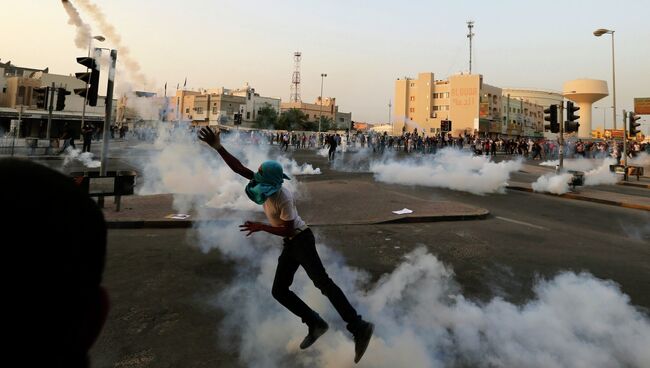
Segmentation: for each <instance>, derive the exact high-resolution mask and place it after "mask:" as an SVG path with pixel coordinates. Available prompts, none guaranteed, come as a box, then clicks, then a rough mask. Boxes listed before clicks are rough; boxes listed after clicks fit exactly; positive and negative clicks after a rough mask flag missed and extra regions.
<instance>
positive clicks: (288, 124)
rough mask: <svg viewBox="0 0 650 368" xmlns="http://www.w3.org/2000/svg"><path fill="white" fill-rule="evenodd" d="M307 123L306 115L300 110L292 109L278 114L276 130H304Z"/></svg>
mask: <svg viewBox="0 0 650 368" xmlns="http://www.w3.org/2000/svg"><path fill="white" fill-rule="evenodd" d="M308 124H309V122H308V121H307V115H305V113H304V112H302V110H299V109H296V108H293V109H289V110H286V111H283V112H282V114H280V118H279V119H278V124H277V125H276V129H281V130H293V129H304V128H305V127H307V126H308Z"/></svg>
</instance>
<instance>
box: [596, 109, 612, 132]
mask: <svg viewBox="0 0 650 368" xmlns="http://www.w3.org/2000/svg"><path fill="white" fill-rule="evenodd" d="M594 109H602V110H603V132H604V131H605V129H607V124H606V123H607V117H606V116H605V114H606V113H607V109H611V106H594Z"/></svg>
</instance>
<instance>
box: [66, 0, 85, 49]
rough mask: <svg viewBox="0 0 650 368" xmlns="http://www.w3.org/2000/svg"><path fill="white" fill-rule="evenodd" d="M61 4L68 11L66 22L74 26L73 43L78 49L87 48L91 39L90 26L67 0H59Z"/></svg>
mask: <svg viewBox="0 0 650 368" xmlns="http://www.w3.org/2000/svg"><path fill="white" fill-rule="evenodd" d="M61 4H62V5H63V8H64V9H65V11H66V13H68V18H69V19H68V24H70V25H73V26H75V28H76V31H77V34H76V36H75V39H74V44H75V46H77V47H78V48H80V49H84V50H85V49H87V48H88V43H89V42H90V39H91V37H92V36H91V32H90V26H89V25H88V24H86V23H84V21H83V20H82V19H81V16H80V15H79V12H78V11H77V9H76V8H75V7H74V5H72V3H70V1H68V0H61Z"/></svg>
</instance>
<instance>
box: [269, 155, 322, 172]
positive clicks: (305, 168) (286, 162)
mask: <svg viewBox="0 0 650 368" xmlns="http://www.w3.org/2000/svg"><path fill="white" fill-rule="evenodd" d="M276 161H278V162H279V163H280V165H282V167H283V168H284V172H285V173H288V174H291V175H320V174H321V171H320V169H319V168H314V166H313V165H312V164H309V163H306V162H305V163H304V164H302V165H299V164H298V163H297V162H296V160H294V159H292V158H291V159H290V158H288V157H286V156H278V157H276Z"/></svg>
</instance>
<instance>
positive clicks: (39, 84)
mask: <svg viewBox="0 0 650 368" xmlns="http://www.w3.org/2000/svg"><path fill="white" fill-rule="evenodd" d="M52 85H54V87H55V93H54V99H52V95H51V94H50V93H44V91H41V88H43V87H51V86H52ZM0 87H1V90H0V91H1V92H0V136H1V135H4V133H6V132H10V131H12V132H15V131H16V130H18V137H36V138H46V136H47V130H48V123H47V122H48V115H49V114H48V106H49V105H50V103H51V104H52V105H54V106H56V104H57V102H58V101H59V99H61V98H63V99H64V107H63V109H62V110H61V111H56V109H53V111H52V123H51V125H50V137H58V136H60V134H61V132H62V129H63V125H64V124H65V123H66V122H69V123H71V124H72V125H73V128H74V130H75V131H76V132H77V134H79V133H80V131H81V116H82V111H83V106H84V99H83V97H81V96H78V95H75V94H74V89H75V88H84V87H85V83H84V82H83V81H81V80H79V79H77V78H76V77H75V76H73V75H60V74H52V73H49V69H48V68H45V69H34V68H24V67H18V66H15V65H13V64H11V63H10V62H7V63H0ZM59 88H62V89H64V90H66V91H67V92H69V94H68V95H63V94H59V93H58V89H59ZM46 102H47V104H46ZM113 106H115V104H114V105H113ZM105 108H106V106H105V97H103V96H99V97H98V99H97V106H86V109H85V115H84V116H85V118H84V119H85V121H88V122H90V123H91V124H92V125H94V126H96V127H97V128H98V129H101V128H102V127H103V123H104V113H105ZM113 112H115V110H113ZM113 116H114V115H113ZM19 118H20V119H21V120H22V122H21V123H20V124H17V121H18V120H19ZM12 134H13V133H12Z"/></svg>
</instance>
